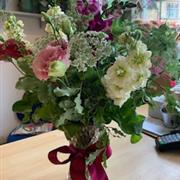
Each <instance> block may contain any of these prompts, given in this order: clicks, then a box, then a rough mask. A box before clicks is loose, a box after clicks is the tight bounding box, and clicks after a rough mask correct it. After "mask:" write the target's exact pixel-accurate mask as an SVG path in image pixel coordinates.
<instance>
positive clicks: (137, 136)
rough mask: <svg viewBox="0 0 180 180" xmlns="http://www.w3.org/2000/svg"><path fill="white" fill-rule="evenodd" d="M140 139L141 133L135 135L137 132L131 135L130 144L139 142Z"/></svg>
mask: <svg viewBox="0 0 180 180" xmlns="http://www.w3.org/2000/svg"><path fill="white" fill-rule="evenodd" d="M141 139H142V136H141V135H137V134H133V135H131V143H132V144H135V143H137V142H139V141H140V140H141Z"/></svg>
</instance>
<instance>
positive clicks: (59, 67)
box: [48, 60, 67, 77]
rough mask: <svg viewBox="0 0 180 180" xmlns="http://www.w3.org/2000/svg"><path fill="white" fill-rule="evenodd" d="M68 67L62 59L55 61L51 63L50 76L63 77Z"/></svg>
mask: <svg viewBox="0 0 180 180" xmlns="http://www.w3.org/2000/svg"><path fill="white" fill-rule="evenodd" d="M66 70H67V67H66V65H65V63H64V62H62V61H59V60H58V61H53V62H51V63H50V66H49V71H48V76H49V77H63V76H64V75H65V72H66Z"/></svg>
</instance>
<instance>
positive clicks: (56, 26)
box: [42, 6, 73, 35]
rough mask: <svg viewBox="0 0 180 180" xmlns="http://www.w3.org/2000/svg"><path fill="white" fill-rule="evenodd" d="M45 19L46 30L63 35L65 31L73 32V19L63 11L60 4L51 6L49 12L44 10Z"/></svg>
mask: <svg viewBox="0 0 180 180" xmlns="http://www.w3.org/2000/svg"><path fill="white" fill-rule="evenodd" d="M42 15H43V20H44V21H46V22H47V24H46V27H45V31H46V32H47V33H49V34H54V33H57V32H55V31H58V35H61V33H62V32H63V33H65V34H67V35H70V34H71V33H72V32H73V29H72V26H71V21H70V20H69V17H68V16H67V15H66V14H65V13H64V12H63V11H61V8H60V7H59V6H54V7H51V8H50V9H49V10H48V11H47V13H45V12H43V13H42Z"/></svg>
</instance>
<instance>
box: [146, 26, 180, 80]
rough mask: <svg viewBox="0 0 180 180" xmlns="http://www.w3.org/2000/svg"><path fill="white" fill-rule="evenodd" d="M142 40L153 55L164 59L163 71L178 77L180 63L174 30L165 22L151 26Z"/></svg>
mask: <svg viewBox="0 0 180 180" xmlns="http://www.w3.org/2000/svg"><path fill="white" fill-rule="evenodd" d="M143 41H144V42H145V44H147V46H148V48H149V49H150V50H151V51H152V54H153V57H152V59H153V58H154V57H156V56H158V57H160V58H161V59H162V60H163V61H165V69H164V71H166V72H168V73H170V74H171V75H172V76H173V77H174V78H176V79H179V77H180V65H179V61H178V59H177V56H176V31H175V29H172V28H170V27H169V26H168V25H167V24H163V25H161V26H160V27H159V28H156V27H154V28H152V29H151V30H150V32H149V34H147V35H146V36H144V37H143Z"/></svg>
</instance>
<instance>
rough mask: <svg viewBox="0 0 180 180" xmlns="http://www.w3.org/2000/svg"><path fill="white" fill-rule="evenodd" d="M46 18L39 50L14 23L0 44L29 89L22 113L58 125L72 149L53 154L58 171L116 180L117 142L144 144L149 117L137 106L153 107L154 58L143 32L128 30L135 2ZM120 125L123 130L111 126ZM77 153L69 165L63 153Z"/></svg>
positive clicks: (81, 4) (53, 10)
mask: <svg viewBox="0 0 180 180" xmlns="http://www.w3.org/2000/svg"><path fill="white" fill-rule="evenodd" d="M68 2H69V3H67V9H66V13H65V12H63V11H62V10H61V8H60V7H59V6H53V7H50V8H49V10H48V11H47V12H42V19H43V21H45V23H46V27H45V31H46V34H45V35H44V36H42V37H40V38H38V39H37V40H36V41H35V42H34V44H30V43H28V42H26V41H24V39H23V38H24V34H23V23H22V21H17V19H16V18H15V17H14V16H10V17H8V18H7V21H5V24H4V31H5V32H6V36H7V39H6V40H5V37H3V36H1V38H0V41H1V43H0V59H1V60H6V61H8V62H11V63H13V64H14V66H15V67H16V68H17V70H19V71H20V72H21V73H22V77H20V79H19V80H18V82H17V84H16V88H17V89H20V90H24V95H23V97H22V99H21V100H20V101H18V102H16V103H15V104H14V105H13V111H14V112H23V113H24V119H27V118H29V114H30V113H31V111H32V106H33V105H36V109H35V111H34V113H33V114H31V120H32V121H33V122H35V123H38V122H39V121H41V120H42V119H43V120H45V121H48V122H52V123H53V124H54V126H55V127H56V128H57V129H59V130H62V131H63V132H64V134H65V136H66V138H67V140H68V141H69V142H70V145H69V146H63V147H60V148H57V149H55V150H53V151H51V152H50V153H49V155H48V157H49V159H50V161H51V162H52V163H54V164H64V163H67V162H69V161H70V162H71V164H70V179H72V180H85V179H92V180H95V179H100V180H107V179H108V177H107V175H106V173H105V171H104V169H103V166H102V162H104V165H105V166H106V159H107V158H109V157H110V155H111V148H110V146H109V144H110V141H109V135H110V134H112V135H113V136H115V137H121V136H125V134H128V135H131V142H132V143H136V142H138V141H139V140H140V139H141V131H142V124H143V120H144V117H143V116H140V115H138V114H136V107H138V106H140V105H142V104H143V103H145V102H147V101H148V98H149V97H148V95H147V93H146V84H147V81H148V79H149V77H150V76H151V73H150V70H149V69H150V67H151V61H150V57H151V52H150V51H148V49H147V46H146V45H145V44H144V43H143V42H142V41H141V40H140V38H141V32H140V31H133V32H130V31H126V30H125V29H124V28H123V26H121V25H122V23H123V22H124V21H125V19H124V17H126V16H125V15H124V14H125V13H126V9H129V8H131V7H135V5H134V4H133V3H130V2H128V1H117V0H113V1H96V0H95V1H82V0H77V1H68ZM112 121H114V122H115V123H116V124H117V126H116V127H112V126H111V125H109V124H110V123H111V122H112ZM58 152H62V153H69V154H70V156H69V158H68V159H67V160H66V161H64V162H61V161H60V160H58V158H57V153H58Z"/></svg>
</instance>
